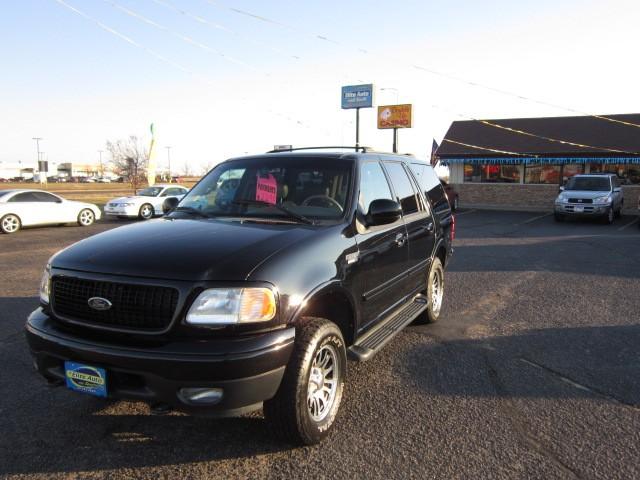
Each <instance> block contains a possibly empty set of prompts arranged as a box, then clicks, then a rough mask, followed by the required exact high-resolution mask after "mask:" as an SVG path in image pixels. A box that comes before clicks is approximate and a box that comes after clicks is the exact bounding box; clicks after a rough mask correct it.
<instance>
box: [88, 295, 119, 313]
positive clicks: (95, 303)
mask: <svg viewBox="0 0 640 480" xmlns="http://www.w3.org/2000/svg"><path fill="white" fill-rule="evenodd" d="M87 303H88V304H89V306H90V307H91V308H93V309H94V310H100V311H104V310H109V309H110V308H111V307H112V306H113V304H112V303H111V302H110V301H109V300H107V299H106V298H102V297H91V298H90V299H89V300H87Z"/></svg>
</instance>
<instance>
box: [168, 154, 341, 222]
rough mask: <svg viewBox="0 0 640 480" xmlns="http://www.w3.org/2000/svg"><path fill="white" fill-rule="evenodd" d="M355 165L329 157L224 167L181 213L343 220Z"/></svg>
mask: <svg viewBox="0 0 640 480" xmlns="http://www.w3.org/2000/svg"><path fill="white" fill-rule="evenodd" d="M352 165H353V163H352V162H349V161H345V160H340V159H332V158H327V157H319V158H316V157H290V156H287V157H280V156H277V155H274V156H268V157H262V158H253V159H251V158H250V159H243V160H236V161H231V162H227V163H223V164H221V165H219V166H217V167H216V168H214V169H213V170H212V171H211V172H209V174H208V175H207V176H206V177H205V178H204V179H203V180H202V181H201V182H200V183H198V185H196V186H195V187H194V188H193V189H192V190H191V191H190V192H189V193H188V194H187V195H186V196H185V197H184V198H183V199H182V201H181V202H180V205H179V206H178V211H179V210H181V209H182V210H183V211H185V212H186V211H187V210H190V209H191V210H193V209H197V210H198V211H199V212H202V213H204V214H206V215H207V216H212V217H215V216H234V217H254V218H255V217H269V218H285V219H287V220H289V221H305V222H306V223H309V220H322V219H339V218H342V215H343V213H344V210H345V208H346V205H347V199H348V198H349V186H350V184H351V171H352Z"/></svg>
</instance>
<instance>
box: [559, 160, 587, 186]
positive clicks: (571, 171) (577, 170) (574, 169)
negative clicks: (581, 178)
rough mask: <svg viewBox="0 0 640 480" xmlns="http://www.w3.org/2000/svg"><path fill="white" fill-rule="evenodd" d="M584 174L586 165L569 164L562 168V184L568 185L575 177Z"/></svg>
mask: <svg viewBox="0 0 640 480" xmlns="http://www.w3.org/2000/svg"><path fill="white" fill-rule="evenodd" d="M581 173H584V163H568V164H567V165H563V166H562V183H563V184H564V183H567V180H569V179H570V178H571V177H573V176H574V175H580V174H581Z"/></svg>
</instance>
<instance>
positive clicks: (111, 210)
mask: <svg viewBox="0 0 640 480" xmlns="http://www.w3.org/2000/svg"><path fill="white" fill-rule="evenodd" d="M139 210H140V207H136V206H133V207H120V206H118V207H110V206H109V205H108V204H107V205H105V206H104V214H105V215H106V216H118V217H137V216H138V213H139Z"/></svg>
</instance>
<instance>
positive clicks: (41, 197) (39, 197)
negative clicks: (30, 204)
mask: <svg viewBox="0 0 640 480" xmlns="http://www.w3.org/2000/svg"><path fill="white" fill-rule="evenodd" d="M33 195H34V196H35V198H36V201H37V202H50V203H55V202H57V201H58V197H56V196H54V195H51V194H50V193H45V192H33Z"/></svg>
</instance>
